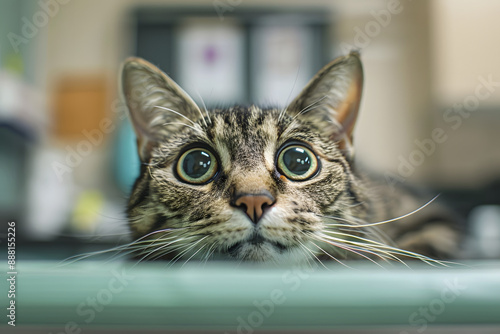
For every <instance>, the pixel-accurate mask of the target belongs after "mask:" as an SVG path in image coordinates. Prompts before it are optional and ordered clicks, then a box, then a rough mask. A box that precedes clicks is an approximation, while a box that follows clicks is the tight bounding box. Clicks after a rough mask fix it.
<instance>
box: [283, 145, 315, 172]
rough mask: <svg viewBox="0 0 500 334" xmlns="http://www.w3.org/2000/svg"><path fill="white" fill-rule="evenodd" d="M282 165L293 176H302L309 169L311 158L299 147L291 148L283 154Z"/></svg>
mask: <svg viewBox="0 0 500 334" xmlns="http://www.w3.org/2000/svg"><path fill="white" fill-rule="evenodd" d="M283 163H284V164H285V166H286V168H288V170H289V171H290V172H292V173H294V174H297V175H303V174H305V173H306V172H307V171H308V170H309V168H311V163H312V162H311V157H310V156H309V154H307V152H306V151H305V150H304V149H302V148H299V147H293V148H290V149H288V150H286V151H285V152H284V153H283Z"/></svg>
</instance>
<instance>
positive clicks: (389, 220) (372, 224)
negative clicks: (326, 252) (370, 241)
mask: <svg viewBox="0 0 500 334" xmlns="http://www.w3.org/2000/svg"><path fill="white" fill-rule="evenodd" d="M439 195H440V194H437V195H436V196H434V197H433V198H432V199H431V200H430V201H428V202H427V203H425V204H424V205H422V206H421V207H419V208H418V209H415V210H413V211H412V212H409V213H407V214H404V215H402V216H399V217H396V218H392V219H388V220H384V221H380V222H376V223H368V224H359V225H351V226H350V227H356V228H359V227H369V226H376V225H382V224H387V223H392V222H395V221H398V220H400V219H404V218H406V217H409V216H411V215H413V214H415V213H417V212H419V211H420V210H422V209H424V208H425V207H427V206H428V205H430V204H431V203H432V202H434V201H435V200H436V199H437V198H438V197H439ZM317 215H318V214H317ZM318 216H320V217H323V218H330V219H335V220H340V221H345V222H348V223H352V222H351V221H349V220H347V219H345V218H341V217H334V216H324V215H318ZM328 226H342V227H345V224H328Z"/></svg>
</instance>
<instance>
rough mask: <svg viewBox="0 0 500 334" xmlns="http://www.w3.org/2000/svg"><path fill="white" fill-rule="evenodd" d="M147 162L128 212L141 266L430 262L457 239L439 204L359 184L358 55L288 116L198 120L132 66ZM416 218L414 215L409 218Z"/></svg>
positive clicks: (213, 114) (233, 112)
mask: <svg viewBox="0 0 500 334" xmlns="http://www.w3.org/2000/svg"><path fill="white" fill-rule="evenodd" d="M121 84H122V92H123V96H124V98H125V101H126V103H127V106H128V109H129V111H130V113H129V116H130V119H131V121H132V124H133V126H134V129H135V133H136V135H137V147H138V153H139V156H140V159H141V162H142V167H141V172H140V176H139V177H138V179H137V180H136V182H135V185H134V187H133V191H132V193H131V195H130V199H129V203H128V210H127V213H128V217H129V225H130V230H131V232H132V235H133V236H134V238H135V239H136V241H135V242H133V243H132V245H133V246H134V247H133V249H135V250H136V251H137V253H138V256H139V257H141V258H143V259H159V258H161V259H170V260H175V261H177V260H180V259H182V260H183V261H188V260H191V259H198V260H208V259H221V258H232V259H236V260H240V261H241V260H243V261H259V262H260V261H266V262H269V261H270V262H276V263H297V262H303V261H311V260H312V261H324V260H328V259H331V260H337V261H341V260H342V259H351V258H365V259H369V260H371V261H373V260H374V259H378V260H396V261H399V260H400V259H404V258H418V259H421V260H424V261H433V259H434V258H447V257H451V256H453V255H454V254H455V253H456V251H457V245H458V241H459V233H458V232H457V230H456V229H455V228H454V226H453V225H452V224H451V223H450V222H449V219H448V217H447V215H446V213H445V212H444V211H441V210H440V209H439V208H438V207H437V206H436V207H435V208H433V206H435V204H432V205H430V206H426V207H425V208H422V210H415V209H418V208H421V207H422V205H423V204H425V203H426V200H420V199H416V198H415V197H414V196H412V194H411V193H410V192H409V191H407V190H405V189H403V188H402V187H396V188H395V187H392V186H390V185H388V183H387V182H385V180H383V181H377V180H376V179H370V178H368V177H366V176H363V174H362V173H360V172H358V171H357V169H356V166H355V164H354V160H353V151H352V132H353V128H354V125H355V121H356V118H357V115H358V107H359V104H360V98H361V91H362V84H363V69H362V65H361V61H360V56H359V54H357V53H355V52H353V53H350V54H349V55H347V56H343V57H340V58H337V59H335V60H334V61H332V62H331V63H329V64H328V65H326V66H325V67H324V68H323V69H321V70H320V71H319V72H318V73H317V74H316V76H315V77H314V78H313V79H312V80H311V81H310V82H309V83H308V85H307V86H306V87H305V88H304V89H303V91H302V92H301V93H300V94H299V96H298V97H296V98H295V100H294V101H293V102H291V103H290V104H289V105H288V106H287V107H286V108H284V109H278V108H260V107H258V106H255V105H251V106H249V107H245V106H235V107H232V108H223V109H215V110H207V109H206V108H200V106H198V105H196V104H195V102H194V101H193V100H192V99H191V98H190V97H189V96H188V95H187V94H186V92H184V91H183V90H182V89H181V88H180V87H179V86H178V85H177V84H176V83H175V82H174V81H173V80H172V79H171V78H169V77H168V76H167V75H166V74H165V73H163V72H162V71H160V70H159V69H158V68H157V67H155V66H154V65H152V64H150V63H148V62H147V61H145V60H142V59H139V58H130V59H128V60H126V61H125V63H124V65H123V69H122V75H121ZM411 211H418V212H416V213H414V214H408V213H409V212H411Z"/></svg>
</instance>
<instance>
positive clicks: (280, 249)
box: [227, 239, 301, 263]
mask: <svg viewBox="0 0 500 334" xmlns="http://www.w3.org/2000/svg"><path fill="white" fill-rule="evenodd" d="M295 248H296V247H287V246H285V245H282V244H280V243H277V242H272V241H268V240H264V239H262V240H258V241H256V240H255V239H250V240H245V241H241V242H238V243H236V244H234V245H233V246H231V247H230V248H229V249H228V251H227V252H228V254H229V256H230V257H231V258H234V259H237V260H240V261H248V262H274V263H285V262H286V263H289V262H300V260H301V259H299V258H298V257H297V255H298V254H297V252H296V250H295Z"/></svg>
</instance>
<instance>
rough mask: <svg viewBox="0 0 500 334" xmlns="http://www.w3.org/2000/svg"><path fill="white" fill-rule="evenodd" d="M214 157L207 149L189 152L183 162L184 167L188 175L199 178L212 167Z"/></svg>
mask: <svg viewBox="0 0 500 334" xmlns="http://www.w3.org/2000/svg"><path fill="white" fill-rule="evenodd" d="M211 162H212V158H211V157H210V154H208V153H207V152H205V151H193V152H189V153H188V154H187V155H186V156H185V157H184V161H183V162H182V169H183V170H184V173H186V175H187V176H189V177H191V178H193V179H197V178H200V177H202V176H203V175H205V174H206V173H207V172H208V170H209V169H210V164H211Z"/></svg>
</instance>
